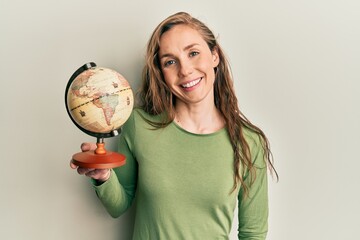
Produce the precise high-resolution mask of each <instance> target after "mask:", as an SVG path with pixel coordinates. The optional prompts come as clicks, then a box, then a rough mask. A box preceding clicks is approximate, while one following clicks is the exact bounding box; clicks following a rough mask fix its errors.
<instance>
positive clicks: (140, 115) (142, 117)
mask: <svg viewBox="0 0 360 240" xmlns="http://www.w3.org/2000/svg"><path fill="white" fill-rule="evenodd" d="M161 116H162V115H161V114H159V115H152V114H150V113H148V112H146V111H145V110H144V109H142V108H140V107H135V108H134V109H133V111H132V117H133V118H134V120H135V121H151V122H157V121H160V120H161Z"/></svg>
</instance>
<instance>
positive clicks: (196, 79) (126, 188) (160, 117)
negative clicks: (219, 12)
mask: <svg viewBox="0 0 360 240" xmlns="http://www.w3.org/2000/svg"><path fill="white" fill-rule="evenodd" d="M138 97H139V101H140V102H139V107H138V108H136V109H134V111H133V113H132V115H131V117H130V118H129V120H128V121H127V122H126V123H125V125H124V126H123V128H122V134H121V136H120V140H119V152H121V153H123V154H125V155H126V157H127V163H126V165H125V166H123V167H120V168H116V169H111V170H109V169H103V170H99V169H84V168H78V172H79V174H84V175H86V176H88V177H91V178H92V179H94V181H93V184H94V188H95V190H96V193H97V195H98V197H99V198H100V200H101V201H102V203H103V205H104V206H105V208H106V209H107V211H108V212H109V213H110V214H111V215H112V216H113V217H118V216H120V215H121V214H122V213H123V212H125V211H126V210H127V209H128V208H129V207H130V205H131V204H132V202H133V200H134V198H135V196H136V217H135V229H134V234H133V239H136V240H137V239H139V240H140V239H141V240H144V239H156V240H158V239H166V240H168V239H171V240H173V239H186V240H191V239H196V240H198V239H228V237H229V236H228V235H229V232H230V230H231V225H232V221H233V215H234V210H235V205H236V202H237V201H236V200H237V199H238V207H239V208H238V209H239V211H238V212H239V213H238V222H239V226H238V236H239V239H252V240H254V239H265V237H266V234H267V222H268V193H267V168H269V169H270V171H271V172H274V173H275V174H276V171H275V170H274V168H273V165H272V162H271V159H270V156H271V152H270V149H269V144H268V140H267V138H266V136H265V135H264V133H263V132H262V131H261V130H260V129H259V128H258V127H256V126H254V125H253V124H252V123H250V122H249V121H248V120H247V119H246V118H245V117H244V115H243V114H242V113H241V112H240V110H239V108H238V103H237V98H236V96H235V92H234V88H233V82H232V77H231V74H230V69H229V65H228V62H227V60H226V58H225V55H224V53H223V51H222V49H221V47H220V46H219V44H218V42H217V41H216V39H215V37H214V35H213V33H212V32H211V31H210V30H209V28H208V27H206V26H205V25H204V24H203V23H202V22H200V21H199V20H197V19H195V18H193V17H192V16H190V15H189V14H187V13H183V12H180V13H177V14H174V15H172V16H170V17H168V18H167V19H165V20H164V21H163V22H161V23H160V24H159V25H158V27H157V28H156V29H155V30H154V32H153V34H152V36H151V38H150V40H149V43H148V47H147V53H146V64H145V68H144V72H143V86H142V88H141V90H140V92H139V95H138ZM92 148H93V145H90V144H83V145H82V150H83V151H86V150H90V149H92ZM72 167H73V168H76V167H75V166H72Z"/></svg>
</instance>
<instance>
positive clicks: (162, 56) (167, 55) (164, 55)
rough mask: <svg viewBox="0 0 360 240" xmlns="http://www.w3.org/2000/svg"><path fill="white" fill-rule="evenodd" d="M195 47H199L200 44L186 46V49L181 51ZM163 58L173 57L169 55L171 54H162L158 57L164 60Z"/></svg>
mask: <svg viewBox="0 0 360 240" xmlns="http://www.w3.org/2000/svg"><path fill="white" fill-rule="evenodd" d="M196 45H200V44H198V43H192V44H189V45H187V46H186V47H184V48H183V51H186V50H189V49H190V48H192V47H194V46H196ZM165 57H174V55H173V54H171V53H164V54H162V55H161V56H160V57H159V59H162V58H165Z"/></svg>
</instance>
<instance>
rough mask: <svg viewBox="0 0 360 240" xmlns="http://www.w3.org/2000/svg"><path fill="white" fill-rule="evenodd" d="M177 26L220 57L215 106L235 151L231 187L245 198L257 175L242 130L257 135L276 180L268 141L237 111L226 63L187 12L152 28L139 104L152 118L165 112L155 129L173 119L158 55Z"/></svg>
mask: <svg viewBox="0 0 360 240" xmlns="http://www.w3.org/2000/svg"><path fill="white" fill-rule="evenodd" d="M179 24H185V25H187V26H189V27H191V28H193V29H195V30H197V31H198V32H199V33H200V34H201V36H202V37H203V39H204V40H205V42H206V43H207V45H208V46H209V49H210V50H211V51H213V50H216V51H217V52H218V54H219V60H220V62H219V65H218V66H217V67H216V69H214V71H215V83H214V98H215V106H216V108H217V109H218V110H219V111H220V112H221V113H222V115H223V116H224V119H225V122H226V128H227V131H228V134H229V137H230V141H231V144H232V147H233V151H234V186H233V189H232V191H234V190H235V189H236V188H237V187H238V185H239V183H240V185H241V187H243V191H244V193H245V195H247V194H248V188H249V187H250V186H251V184H252V183H253V182H254V181H255V178H256V172H255V167H254V164H253V162H252V160H251V153H250V147H249V144H248V143H247V141H246V139H245V136H244V133H243V130H244V128H246V129H250V130H251V131H253V132H256V133H257V134H258V135H259V136H260V139H261V143H262V147H263V149H264V158H265V159H264V160H265V161H266V163H267V166H268V168H269V169H270V171H271V173H273V172H275V174H276V177H278V175H277V173H276V171H275V169H274V166H273V161H272V155H271V151H270V146H269V141H268V139H267V137H266V136H265V134H264V133H263V131H262V130H261V129H260V128H258V127H256V126H255V125H253V124H252V123H251V122H250V121H249V120H248V119H247V118H246V117H245V116H244V115H243V114H242V113H241V111H240V110H239V107H238V101H237V98H236V95H235V91H234V87H233V80H232V75H231V70H230V66H229V63H228V61H227V59H226V57H225V54H224V52H223V50H222V49H221V47H220V45H219V44H218V42H217V40H216V38H215V36H214V34H213V33H212V31H211V30H210V29H209V28H208V27H207V26H206V25H205V24H204V23H202V22H201V21H199V20H198V19H196V18H194V17H192V16H191V15H189V14H188V13H185V12H179V13H176V14H174V15H171V16H169V17H168V18H166V19H165V20H164V21H162V22H161V23H160V24H159V25H158V26H157V27H156V28H155V30H154V32H153V34H152V36H151V38H150V40H149V42H148V45H147V52H146V59H145V60H146V62H145V67H144V70H143V85H142V87H141V89H140V91H139V92H138V100H139V101H140V104H139V105H140V107H141V108H142V109H143V110H144V111H145V112H147V113H149V114H151V115H158V114H164V113H165V115H163V116H164V119H163V121H162V122H160V123H159V122H156V123H155V122H151V124H152V125H153V126H154V127H156V128H161V127H165V126H167V125H168V124H169V123H171V122H172V121H173V120H174V116H175V111H174V104H175V97H174V96H173V94H172V93H171V91H170V89H169V87H168V86H167V85H166V83H165V80H164V77H163V74H162V72H161V67H160V63H159V58H158V52H159V49H160V38H161V36H162V34H164V33H165V32H166V31H168V30H169V29H171V28H172V27H173V26H175V25H179ZM240 169H241V170H240ZM247 171H248V172H249V174H250V178H251V180H250V186H248V185H247V184H245V181H244V178H243V176H245V174H246V173H247Z"/></svg>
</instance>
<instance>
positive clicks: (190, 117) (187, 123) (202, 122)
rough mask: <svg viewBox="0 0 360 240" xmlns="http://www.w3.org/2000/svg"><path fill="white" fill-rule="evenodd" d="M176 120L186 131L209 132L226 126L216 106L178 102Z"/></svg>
mask: <svg viewBox="0 0 360 240" xmlns="http://www.w3.org/2000/svg"><path fill="white" fill-rule="evenodd" d="M174 121H175V122H176V123H177V124H178V125H179V126H180V127H182V128H183V129H185V130H186V131H189V132H192V133H197V134H209V133H213V132H216V131H218V130H220V129H222V128H223V127H224V126H225V121H224V117H223V116H222V114H221V113H220V111H219V110H218V109H217V108H216V107H215V104H213V105H211V106H210V107H209V106H207V107H205V106H201V105H196V104H193V105H188V104H182V103H178V104H176V106H175V119H174Z"/></svg>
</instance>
